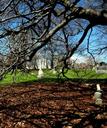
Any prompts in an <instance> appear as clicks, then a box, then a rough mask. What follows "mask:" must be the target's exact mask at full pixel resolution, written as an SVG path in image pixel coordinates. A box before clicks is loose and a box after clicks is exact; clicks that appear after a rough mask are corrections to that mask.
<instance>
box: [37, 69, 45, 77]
mask: <svg viewBox="0 0 107 128" xmlns="http://www.w3.org/2000/svg"><path fill="white" fill-rule="evenodd" d="M43 76H44V73H43V70H42V69H41V68H40V69H39V71H38V75H37V78H39V79H41V78H43Z"/></svg>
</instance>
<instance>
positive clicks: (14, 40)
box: [0, 0, 107, 70]
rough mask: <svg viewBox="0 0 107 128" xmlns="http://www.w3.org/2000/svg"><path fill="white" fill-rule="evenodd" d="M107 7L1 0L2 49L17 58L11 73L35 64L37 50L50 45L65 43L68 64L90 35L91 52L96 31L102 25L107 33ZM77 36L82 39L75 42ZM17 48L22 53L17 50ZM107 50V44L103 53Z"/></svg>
mask: <svg viewBox="0 0 107 128" xmlns="http://www.w3.org/2000/svg"><path fill="white" fill-rule="evenodd" d="M106 4H107V1H105V0H96V1H95V0H93V1H92V0H86V1H83V0H1V2H0V41H1V44H2V47H4V46H5V47H6V48H7V49H8V53H9V54H10V53H11V55H13V54H14V56H15V59H14V63H11V65H10V67H9V68H8V70H10V69H14V68H15V67H16V66H19V65H21V64H23V63H24V62H25V61H31V60H32V58H33V57H34V55H35V54H36V53H37V51H38V50H40V49H41V48H43V47H45V46H47V45H49V44H50V42H52V43H51V44H57V43H56V42H58V45H59V44H61V43H62V42H63V44H64V45H63V47H64V52H63V54H64V56H63V58H62V60H63V62H64V64H65V65H66V64H67V59H68V58H70V57H71V56H72V55H73V54H74V53H75V52H76V51H77V50H78V48H79V47H80V46H81V44H82V43H83V41H84V40H85V38H86V36H88V41H87V47H86V49H87V51H88V52H89V53H90V51H89V45H90V41H89V38H90V36H91V33H92V28H94V27H96V26H99V27H98V28H100V27H101V29H100V31H101V33H102V34H103V35H104V34H105V33H106V28H104V26H106V25H107V11H106ZM89 32H90V34H89ZM23 33H24V34H23ZM96 33H97V32H96ZM77 35H78V39H76V40H75V41H73V40H72V37H74V36H77ZM4 40H5V41H4ZM4 42H5V44H4ZM15 44H16V45H15ZM13 46H14V47H15V48H14V47H13ZM16 46H17V47H18V49H19V50H15V49H17V47H16ZM56 46H57V45H56ZM106 47H107V46H106V43H105V44H104V45H103V47H101V49H100V51H102V50H104V49H106ZM54 48H55V47H54ZM13 49H14V50H13ZM58 50H59V51H61V50H62V49H61V48H59V49H58ZM16 52H17V53H16ZM1 53H3V50H1Z"/></svg>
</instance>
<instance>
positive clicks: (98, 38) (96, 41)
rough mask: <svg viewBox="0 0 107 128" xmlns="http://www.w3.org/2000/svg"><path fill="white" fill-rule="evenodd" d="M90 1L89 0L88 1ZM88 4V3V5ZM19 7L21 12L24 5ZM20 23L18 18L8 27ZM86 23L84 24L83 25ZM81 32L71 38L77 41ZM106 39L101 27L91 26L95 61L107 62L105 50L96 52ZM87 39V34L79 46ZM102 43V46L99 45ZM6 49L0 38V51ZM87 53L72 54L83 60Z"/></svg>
mask: <svg viewBox="0 0 107 128" xmlns="http://www.w3.org/2000/svg"><path fill="white" fill-rule="evenodd" d="M90 2H91V0H89V3H90ZM79 5H81V6H82V7H84V6H85V5H86V2H85V1H84V0H81V1H80V2H79ZM88 6H89V5H88ZM19 9H20V11H21V12H23V11H24V9H25V7H24V6H19ZM84 23H85V22H84ZM18 24H20V22H18V20H16V21H14V22H13V23H11V24H10V27H11V28H16V26H17V25H18ZM85 25H86V24H84V26H85ZM81 34H82V33H79V34H78V35H77V36H75V37H72V40H73V41H74V42H75V41H78V40H79V39H80V37H81ZM88 35H89V33H88ZM106 39H107V35H106V34H103V36H102V29H101V27H100V26H99V27H95V28H93V32H92V34H91V38H90V49H91V50H90V52H92V53H93V55H94V56H95V57H96V60H97V61H104V62H107V57H106V52H105V53H103V54H101V55H99V54H98V50H96V49H98V48H99V46H100V47H102V46H103V43H106ZM87 40H88V36H87V37H86V38H85V40H84V41H83V43H82V45H81V47H86V44H87ZM101 45H102V46H101ZM7 51H8V49H7V47H6V40H4V39H3V40H1V41H0V52H4V53H7ZM88 55H89V54H87V52H86V51H84V54H83V55H80V53H77V52H76V54H75V55H74V56H73V58H74V59H75V58H76V59H77V58H79V60H78V62H79V63H80V62H84V61H85V60H86V56H88Z"/></svg>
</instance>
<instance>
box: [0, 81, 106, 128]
mask: <svg viewBox="0 0 107 128" xmlns="http://www.w3.org/2000/svg"><path fill="white" fill-rule="evenodd" d="M101 86H102V89H103V91H104V94H103V106H97V105H95V104H94V100H93V95H94V92H95V90H96V86H95V84H94V83H93V84H79V83H71V82H65V83H47V84H46V83H32V84H20V85H14V86H7V87H1V88H0V128H67V127H68V126H70V127H69V128H107V85H106V84H104V85H101Z"/></svg>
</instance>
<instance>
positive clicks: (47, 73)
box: [0, 70, 107, 85]
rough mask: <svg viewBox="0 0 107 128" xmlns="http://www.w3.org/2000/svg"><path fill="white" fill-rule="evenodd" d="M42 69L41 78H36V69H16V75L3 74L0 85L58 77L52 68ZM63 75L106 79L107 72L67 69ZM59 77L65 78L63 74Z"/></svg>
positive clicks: (76, 77)
mask: <svg viewBox="0 0 107 128" xmlns="http://www.w3.org/2000/svg"><path fill="white" fill-rule="evenodd" d="M43 71H44V77H43V79H38V78H37V71H35V70H34V71H31V72H21V71H17V72H16V75H15V74H12V73H8V74H6V75H5V77H4V79H3V80H1V81H0V85H4V84H13V83H21V82H30V81H45V80H46V81H47V82H49V81H52V80H55V79H57V77H58V73H56V74H53V72H52V70H43ZM65 75H66V76H67V77H68V78H70V79H107V74H96V72H95V71H94V70H68V72H67V73H65ZM61 76H62V75H61ZM61 78H62V79H65V78H64V77H63V76H62V77H61Z"/></svg>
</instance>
